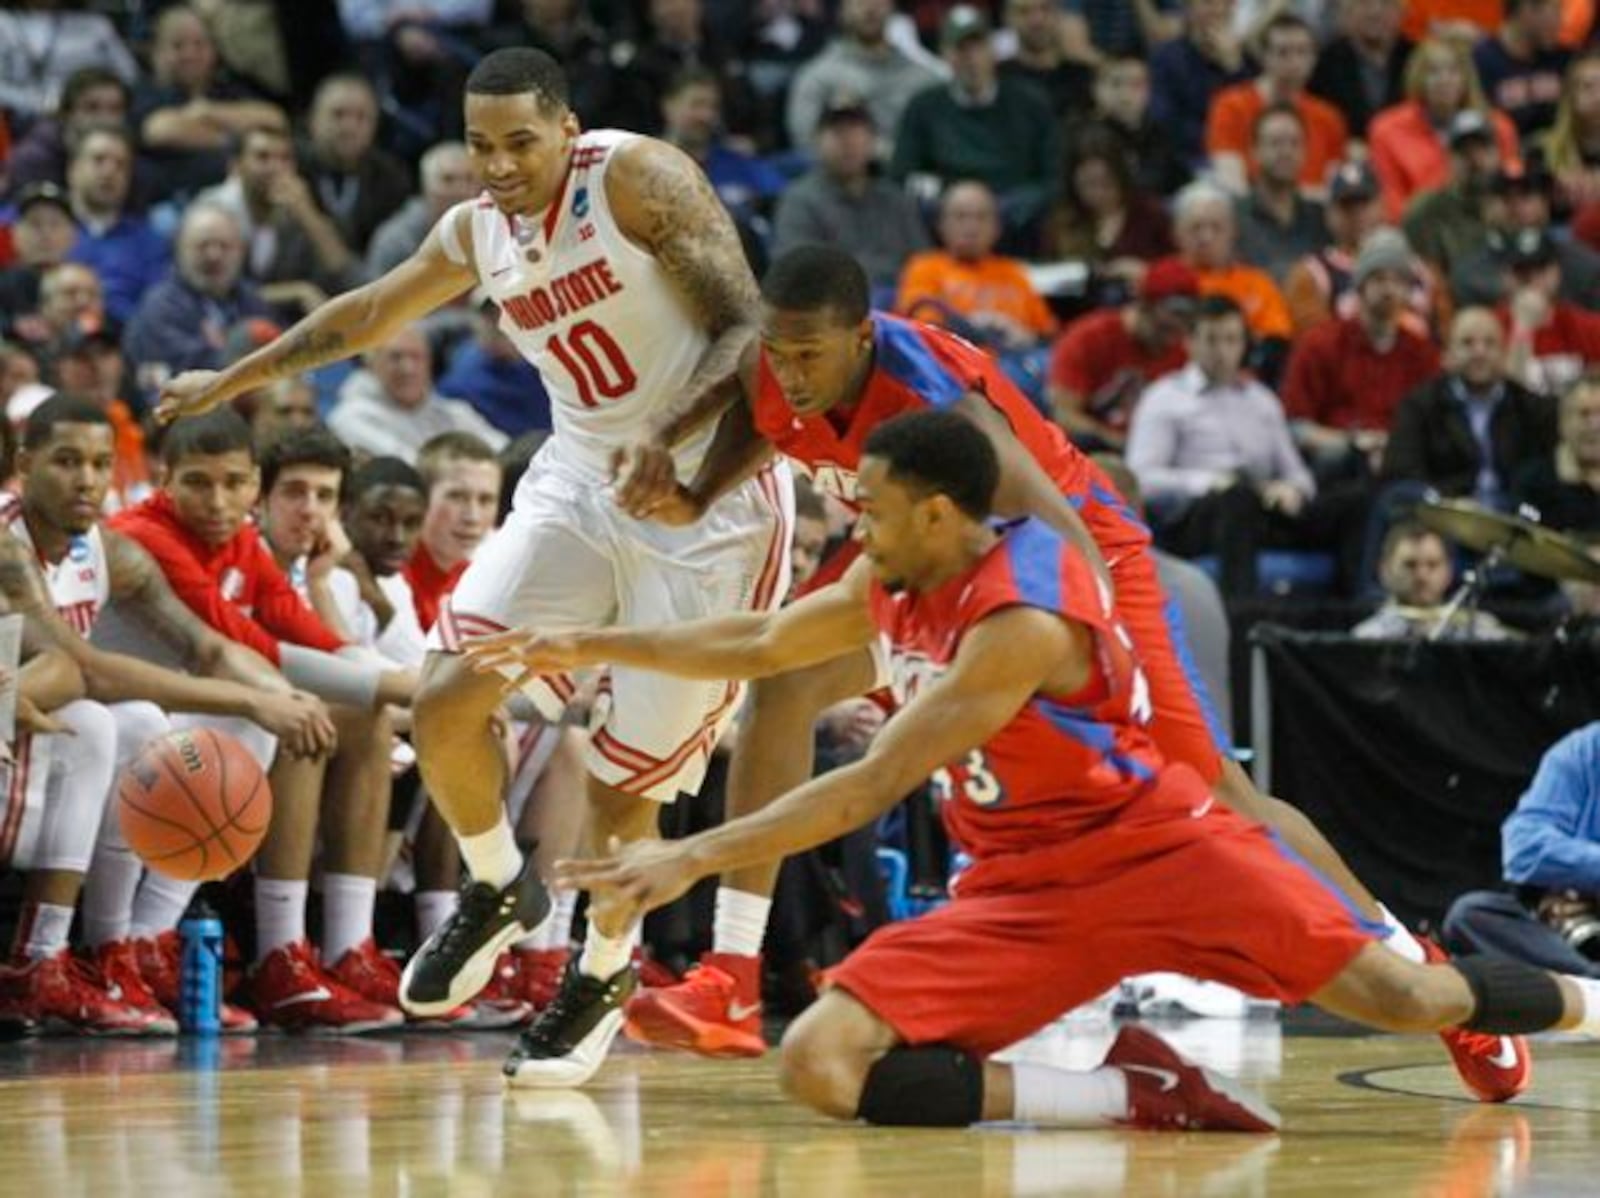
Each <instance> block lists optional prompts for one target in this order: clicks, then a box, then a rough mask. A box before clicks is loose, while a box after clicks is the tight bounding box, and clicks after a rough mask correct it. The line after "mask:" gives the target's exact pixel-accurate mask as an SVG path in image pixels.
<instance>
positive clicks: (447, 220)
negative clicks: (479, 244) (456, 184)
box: [439, 200, 477, 267]
mask: <svg viewBox="0 0 1600 1198" xmlns="http://www.w3.org/2000/svg"><path fill="white" fill-rule="evenodd" d="M476 202H477V201H475V200H469V201H467V203H466V204H458V205H456V206H455V207H454V208H452V209H450V211H448V212H446V213H445V214H444V217H443V218H442V219H441V220H440V221H439V248H440V249H442V250H443V251H444V256H445V257H446V258H448V259H449V260H450V261H451V262H454V263H455V264H456V265H457V266H468V267H470V266H471V265H472V263H471V262H470V261H469V260H468V255H467V250H466V247H465V246H463V245H462V244H461V232H460V228H459V225H460V222H461V216H462V213H463V212H465V213H466V214H467V220H468V228H469V230H470V228H471V219H472V217H471V213H472V208H471V207H470V205H472V204H475V203H476Z"/></svg>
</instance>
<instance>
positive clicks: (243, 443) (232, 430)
mask: <svg viewBox="0 0 1600 1198" xmlns="http://www.w3.org/2000/svg"><path fill="white" fill-rule="evenodd" d="M240 450H243V451H244V452H245V453H247V454H249V455H250V460H251V461H252V462H254V461H255V460H256V447H255V442H254V441H253V440H252V439H251V437H250V426H249V425H248V424H246V423H245V422H244V417H242V416H240V415H239V413H237V412H235V411H234V410H233V409H232V408H218V409H217V410H216V411H214V412H207V413H206V414H205V415H204V416H185V417H183V419H181V420H176V421H174V422H173V423H172V424H171V426H170V427H168V429H167V432H166V435H165V436H164V437H162V438H161V462H162V465H164V466H166V468H167V469H168V470H171V469H172V468H173V467H174V466H176V465H177V464H178V463H179V462H181V461H183V459H184V458H188V457H201V458H214V457H219V456H221V455H222V454H225V453H236V452H238V451H240Z"/></svg>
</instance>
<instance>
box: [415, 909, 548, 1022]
mask: <svg viewBox="0 0 1600 1198" xmlns="http://www.w3.org/2000/svg"><path fill="white" fill-rule="evenodd" d="M527 934H528V933H527V930H526V929H525V928H523V926H522V925H521V924H520V923H517V922H515V921H512V922H511V923H509V924H507V925H506V926H505V927H504V928H502V929H501V930H500V933H499V934H498V935H497V936H495V937H494V938H493V939H492V940H488V941H485V942H484V945H483V947H482V948H480V949H479V950H478V951H477V952H475V953H474V954H473V955H472V956H470V957H468V958H467V963H466V964H465V965H463V966H462V967H461V968H460V969H459V970H458V971H457V972H456V976H455V977H453V978H452V979H451V980H450V993H449V994H448V995H446V996H445V997H444V998H442V999H440V1000H439V1001H438V1002H422V1001H418V1000H415V999H412V998H411V997H410V991H411V979H412V970H413V969H414V968H415V967H416V964H417V960H418V959H419V958H420V957H421V956H422V955H423V953H425V952H427V950H428V945H430V944H432V943H433V936H430V937H428V939H427V942H426V943H424V944H423V946H422V947H421V948H419V949H418V950H417V951H416V952H415V953H413V954H412V956H411V960H409V961H407V962H406V967H405V969H404V970H403V971H402V972H401V974H400V1006H401V1007H402V1008H404V1009H405V1011H406V1012H407V1014H411V1015H420V1016H423V1017H424V1018H429V1017H432V1016H435V1015H445V1014H448V1013H449V1012H451V1011H453V1010H455V1009H456V1008H457V1007H461V1006H465V1005H466V1004H467V1003H469V1002H471V1001H472V1000H473V999H474V998H476V997H477V996H478V994H479V992H480V991H482V989H483V988H484V987H485V986H487V985H488V984H489V979H490V978H492V977H493V976H494V963H495V962H496V961H498V960H499V959H500V954H501V953H502V952H504V951H505V950H506V948H508V947H509V946H510V945H511V943H512V942H513V941H516V940H520V939H522V937H524V936H526V935H527ZM434 935H435V936H436V935H438V933H437V932H435V933H434Z"/></svg>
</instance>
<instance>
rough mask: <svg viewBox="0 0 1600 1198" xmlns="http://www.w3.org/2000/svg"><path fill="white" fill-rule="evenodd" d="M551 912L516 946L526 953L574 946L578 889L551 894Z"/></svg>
mask: <svg viewBox="0 0 1600 1198" xmlns="http://www.w3.org/2000/svg"><path fill="white" fill-rule="evenodd" d="M551 898H552V900H553V901H552V903H551V905H550V914H548V915H546V916H545V917H544V922H543V923H541V924H540V925H539V926H538V927H536V928H534V929H533V931H531V932H529V933H528V934H527V935H526V936H524V937H523V938H522V939H521V940H519V941H517V943H516V945H515V947H516V948H517V949H519V950H521V951H522V952H525V953H539V952H551V951H553V950H555V949H565V948H571V947H572V913H573V911H574V910H576V909H577V906H578V895H577V892H576V891H572V890H559V891H557V892H556V893H555V894H554V895H552V896H551Z"/></svg>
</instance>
